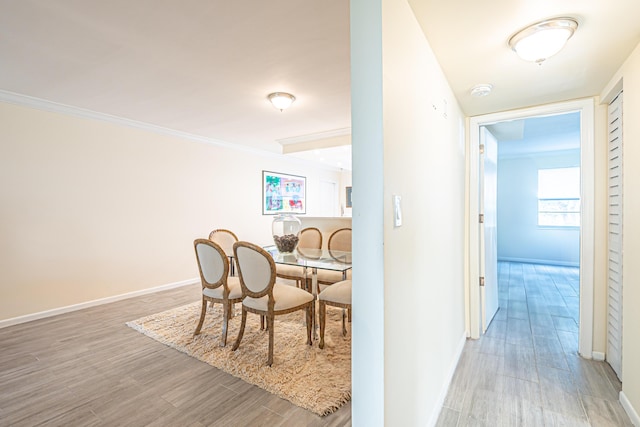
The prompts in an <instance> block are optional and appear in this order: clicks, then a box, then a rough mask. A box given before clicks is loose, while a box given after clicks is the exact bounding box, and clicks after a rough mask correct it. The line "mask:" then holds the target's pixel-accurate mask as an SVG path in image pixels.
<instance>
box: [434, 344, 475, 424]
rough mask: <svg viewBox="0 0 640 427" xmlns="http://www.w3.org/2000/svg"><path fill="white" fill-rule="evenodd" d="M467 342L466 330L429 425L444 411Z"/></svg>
mask: <svg viewBox="0 0 640 427" xmlns="http://www.w3.org/2000/svg"><path fill="white" fill-rule="evenodd" d="M466 342H467V334H466V332H465V333H464V334H462V338H461V339H460V342H459V343H458V348H457V349H456V353H455V356H454V358H453V360H452V361H451V365H450V366H449V372H448V373H447V377H446V379H445V382H444V384H443V385H442V390H441V391H440V396H439V397H438V401H437V402H436V406H435V409H434V411H433V412H432V413H431V417H429V422H428V423H427V425H428V426H431V427H433V426H435V425H436V424H437V423H438V417H439V416H440V412H442V406H443V405H444V400H445V399H446V397H447V393H448V392H449V386H450V385H451V381H453V375H454V374H455V373H456V368H457V367H458V362H459V361H460V356H462V350H464V344H465V343H466Z"/></svg>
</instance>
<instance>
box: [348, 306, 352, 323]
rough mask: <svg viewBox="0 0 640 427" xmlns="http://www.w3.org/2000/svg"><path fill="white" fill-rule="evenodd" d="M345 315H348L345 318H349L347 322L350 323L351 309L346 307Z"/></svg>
mask: <svg viewBox="0 0 640 427" xmlns="http://www.w3.org/2000/svg"><path fill="white" fill-rule="evenodd" d="M347 317H348V319H347V320H349V323H351V309H350V308H348V309H347Z"/></svg>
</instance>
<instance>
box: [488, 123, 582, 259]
mask: <svg viewBox="0 0 640 427" xmlns="http://www.w3.org/2000/svg"><path fill="white" fill-rule="evenodd" d="M577 138H578V140H579V138H580V135H579V134H578V135H577ZM522 142H523V143H525V142H526V141H522ZM499 147H500V144H498V150H499V149H500V148H499ZM573 166H577V167H579V166H580V150H566V151H551V152H541V153H536V154H528V155H523V156H518V157H514V156H509V157H500V158H499V161H498V259H499V260H503V261H519V262H534V263H542V264H557V265H572V266H576V267H577V266H579V265H580V230H579V229H578V228H564V229H563V228H557V227H539V226H538V169H547V168H562V167H573Z"/></svg>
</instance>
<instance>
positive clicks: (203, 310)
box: [193, 297, 207, 336]
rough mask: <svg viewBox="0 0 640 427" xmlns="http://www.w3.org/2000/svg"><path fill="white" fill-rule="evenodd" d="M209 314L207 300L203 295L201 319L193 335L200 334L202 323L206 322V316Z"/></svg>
mask: <svg viewBox="0 0 640 427" xmlns="http://www.w3.org/2000/svg"><path fill="white" fill-rule="evenodd" d="M206 315H207V300H206V299H204V297H202V310H200V321H199V322H198V326H197V327H196V331H195V332H194V333H193V335H194V336H195V335H198V334H199V333H200V329H202V324H203V323H204V317H205V316H206Z"/></svg>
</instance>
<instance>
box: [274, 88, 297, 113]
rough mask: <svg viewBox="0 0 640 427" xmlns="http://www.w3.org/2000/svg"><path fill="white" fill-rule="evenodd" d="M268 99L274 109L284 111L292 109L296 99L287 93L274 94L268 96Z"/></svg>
mask: <svg viewBox="0 0 640 427" xmlns="http://www.w3.org/2000/svg"><path fill="white" fill-rule="evenodd" d="M267 99H268V100H269V101H271V103H272V104H273V106H274V107H276V108H277V109H278V110H280V111H282V110H286V109H287V108H289V107H291V104H293V101H295V100H296V97H295V96H293V95H291V94H290V93H286V92H274V93H270V94H269V95H267Z"/></svg>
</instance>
